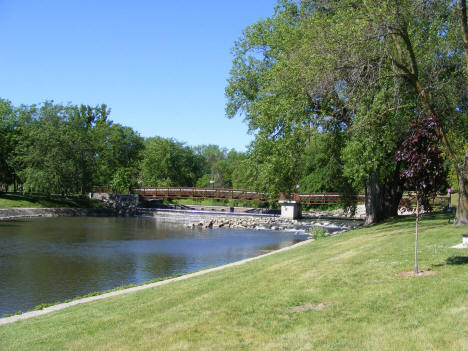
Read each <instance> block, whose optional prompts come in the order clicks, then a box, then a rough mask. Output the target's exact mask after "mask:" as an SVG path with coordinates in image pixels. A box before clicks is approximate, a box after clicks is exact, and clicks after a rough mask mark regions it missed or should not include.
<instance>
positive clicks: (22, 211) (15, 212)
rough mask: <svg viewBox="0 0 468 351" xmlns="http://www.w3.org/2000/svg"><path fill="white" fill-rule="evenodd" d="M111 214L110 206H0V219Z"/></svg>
mask: <svg viewBox="0 0 468 351" xmlns="http://www.w3.org/2000/svg"><path fill="white" fill-rule="evenodd" d="M113 215H115V211H114V210H113V209H110V208H73V207H65V208H0V221H10V220H15V219H22V218H36V217H59V216H69V217H74V216H89V217H106V216H113Z"/></svg>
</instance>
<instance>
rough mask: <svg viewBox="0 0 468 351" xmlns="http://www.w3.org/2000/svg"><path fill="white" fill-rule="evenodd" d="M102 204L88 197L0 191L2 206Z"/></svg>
mask: <svg viewBox="0 0 468 351" xmlns="http://www.w3.org/2000/svg"><path fill="white" fill-rule="evenodd" d="M100 206H101V204H100V203H99V201H97V200H91V199H88V198H86V197H77V196H74V197H69V198H65V197H62V196H56V195H51V196H45V195H29V194H21V193H0V208H36V207H44V208H58V207H80V208H95V207H100Z"/></svg>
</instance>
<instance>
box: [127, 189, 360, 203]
mask: <svg viewBox="0 0 468 351" xmlns="http://www.w3.org/2000/svg"><path fill="white" fill-rule="evenodd" d="M132 192H133V193H135V194H138V195H140V196H142V197H144V198H154V199H214V200H240V201H257V202H266V201H274V200H286V197H284V196H281V197H280V198H279V199H271V198H269V197H268V196H267V195H266V193H265V192H264V191H256V190H241V189H222V188H189V187H145V188H133V189H132ZM340 198H341V196H340V194H338V193H308V194H299V193H294V194H291V198H290V199H288V200H293V201H297V202H300V203H302V204H309V205H333V204H337V203H339V202H340ZM356 199H357V200H358V201H363V200H364V195H356Z"/></svg>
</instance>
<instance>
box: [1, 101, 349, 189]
mask: <svg viewBox="0 0 468 351" xmlns="http://www.w3.org/2000/svg"><path fill="white" fill-rule="evenodd" d="M330 140H333V143H332V144H333V146H332V147H329V141H330ZM341 143H342V136H341V132H339V131H327V132H324V133H322V134H320V136H318V137H317V138H315V139H314V142H313V143H311V144H310V145H308V146H307V148H306V149H304V150H301V152H302V153H303V154H302V155H301V157H300V161H301V162H298V163H297V165H296V166H297V168H298V170H299V173H300V176H299V178H298V179H296V183H297V184H300V189H295V191H302V192H323V191H338V190H340V189H342V188H343V187H346V186H349V184H348V185H346V183H342V180H343V179H342V178H340V177H339V176H338V177H336V175H337V174H338V173H339V172H340V170H339V167H337V165H336V163H335V161H334V157H335V156H336V153H337V150H339V148H340V145H341ZM266 146H268V145H266ZM0 150H1V151H0V152H1V154H0V189H2V190H3V191H6V190H10V191H22V192H41V193H46V194H52V193H53V194H77V193H80V194H85V193H87V192H89V191H91V190H92V188H93V187H94V186H108V187H110V188H112V190H113V191H117V192H128V191H129V189H130V188H132V187H137V186H190V187H200V188H210V187H214V188H237V189H252V190H267V191H269V190H271V188H269V187H268V186H266V185H265V184H268V178H267V179H262V177H263V176H265V177H267V170H268V167H269V164H268V162H267V161H265V160H260V159H259V154H258V153H257V152H256V150H255V149H254V148H252V150H249V151H247V152H239V151H236V150H234V149H232V150H228V149H227V148H223V147H219V146H218V145H198V146H188V145H186V144H185V143H183V142H180V141H177V140H175V139H173V138H162V137H150V138H143V137H141V136H140V135H139V134H138V132H136V131H135V130H133V129H132V128H130V127H127V126H123V125H121V124H118V123H114V122H113V121H112V120H111V119H110V109H109V108H108V107H107V106H106V105H99V106H88V105H72V104H68V105H63V104H58V103H54V102H53V101H46V102H44V103H41V104H38V105H21V106H14V105H13V104H12V103H11V102H10V101H8V100H6V99H0ZM289 160H290V159H288V158H284V161H285V162H289ZM263 166H264V168H265V170H264V173H263V174H253V173H252V170H255V171H257V170H258V169H260V167H263ZM288 167H289V166H288V165H286V164H285V165H284V167H283V169H281V168H277V169H276V174H277V176H286V175H284V174H283V171H284V170H287V169H288ZM333 169H336V170H333ZM270 193H271V194H272V195H278V194H277V193H275V192H274V191H270Z"/></svg>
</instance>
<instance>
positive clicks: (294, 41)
mask: <svg viewBox="0 0 468 351" xmlns="http://www.w3.org/2000/svg"><path fill="white" fill-rule="evenodd" d="M279 4H280V5H279V6H278V8H277V10H276V12H275V15H274V16H272V18H269V19H267V20H265V21H260V22H258V23H256V24H254V25H252V26H250V27H248V28H247V29H246V31H245V33H244V35H243V37H242V38H241V39H240V40H239V41H238V42H237V43H236V45H235V48H234V54H235V58H234V61H233V69H232V71H231V78H230V80H229V85H228V88H227V90H226V93H227V96H228V98H229V102H228V106H227V112H228V116H233V115H235V114H237V113H240V114H243V115H244V117H245V118H246V120H247V121H248V122H249V126H250V128H251V129H252V130H255V131H257V138H267V139H270V140H278V139H280V138H287V137H291V136H294V135H295V134H296V135H297V132H296V129H302V130H304V131H307V130H310V129H311V126H313V128H312V129H314V127H315V130H317V131H318V132H322V131H323V129H321V126H320V124H321V122H322V121H326V120H329V119H336V120H337V121H339V122H341V123H342V126H343V128H344V130H346V131H347V132H348V138H349V143H348V146H347V147H346V150H345V151H344V152H343V155H344V156H343V158H344V160H345V161H348V163H350V164H354V167H348V170H351V172H350V173H348V174H349V176H351V177H352V178H354V179H355V181H356V182H358V183H359V182H360V183H361V184H362V183H363V182H365V189H366V195H367V197H366V210H367V223H368V224H371V223H374V222H377V221H380V220H382V219H384V218H386V217H388V216H390V215H395V214H396V209H397V206H398V202H399V198H400V197H401V191H402V184H401V181H400V180H399V177H398V174H399V172H398V167H399V165H398V163H396V162H395V161H394V158H393V154H394V152H395V151H396V149H397V148H398V145H399V144H401V142H402V141H403V139H404V137H405V132H407V129H408V126H409V123H410V121H411V120H412V119H416V118H419V116H421V115H423V116H425V115H428V114H430V115H435V116H437V118H438V120H439V121H440V124H439V125H440V126H441V127H440V129H439V130H438V133H439V136H440V138H441V139H442V140H443V143H444V146H445V151H446V154H447V156H448V157H449V158H450V159H451V160H452V162H453V164H454V165H457V164H458V165H460V157H459V155H460V154H464V152H463V151H464V148H463V149H462V153H460V152H459V151H460V150H459V149H455V148H454V144H455V143H454V140H456V141H457V142H459V143H461V144H464V143H466V141H464V140H466V128H460V127H463V126H464V122H463V121H466V108H465V106H464V102H465V105H466V78H465V75H464V65H462V64H461V62H462V60H460V55H461V53H462V51H461V50H460V49H461V48H462V45H461V42H462V41H461V36H458V34H459V26H458V25H456V23H458V21H456V20H455V19H456V16H455V11H454V9H453V8H452V7H451V6H450V5H448V4H447V3H445V2H442V1H434V2H420V1H410V0H408V1H382V2H373V1H364V0H344V1H333V0H330V1H302V2H301V3H300V5H299V4H297V3H296V2H294V1H280V3H279ZM435 106H437V107H435ZM465 123H466V122H465ZM394 127H396V128H394ZM363 157H365V158H364V159H363ZM459 168H460V167H458V168H457V169H459ZM457 172H458V173H457V174H460V171H457ZM459 178H460V177H459ZM462 197H463V196H461V198H462ZM459 207H461V208H462V207H463V206H459Z"/></svg>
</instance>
